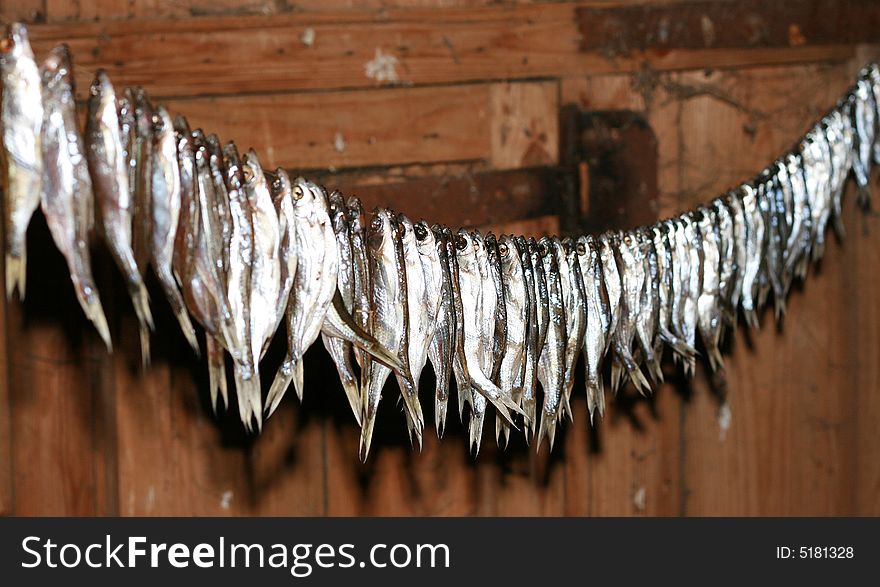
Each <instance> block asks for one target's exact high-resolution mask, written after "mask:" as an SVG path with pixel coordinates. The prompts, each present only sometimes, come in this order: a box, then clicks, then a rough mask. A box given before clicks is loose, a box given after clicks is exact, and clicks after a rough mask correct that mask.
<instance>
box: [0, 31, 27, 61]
mask: <svg viewBox="0 0 880 587" xmlns="http://www.w3.org/2000/svg"><path fill="white" fill-rule="evenodd" d="M21 58H25V59H31V60H32V59H33V58H34V52H33V50H32V49H31V43H30V39H29V38H28V30H27V26H26V25H25V24H24V23H22V22H13V23H11V24H10V25H9V27H7V29H6V36H5V37H4V38H3V39H0V64H6V63H13V62H15V61H16V60H18V59H21Z"/></svg>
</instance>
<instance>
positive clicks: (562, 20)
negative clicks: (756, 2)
mask: <svg viewBox="0 0 880 587" xmlns="http://www.w3.org/2000/svg"><path fill="white" fill-rule="evenodd" d="M574 11H575V5H574V4H570V3H563V4H551V5H516V6H510V7H508V6H490V7H484V8H470V9H448V10H442V11H438V10H432V9H417V8H414V9H401V10H388V11H383V12H381V13H370V12H366V13H365V12H357V11H356V12H343V13H338V14H333V13H325V12H319V13H311V14H306V15H300V14H281V15H273V16H226V17H205V18H194V19H182V20H144V21H108V22H97V23H81V24H75V25H60V24H45V25H37V26H34V27H32V31H31V36H32V40H33V44H34V47H35V50H36V51H37V53H38V54H43V53H45V52H46V51H48V50H49V49H50V47H51V46H52V45H53V44H54V43H58V42H62V41H63V42H66V43H68V44H69V45H70V47H71V50H72V51H73V55H74V59H75V63H76V67H77V70H76V71H77V76H76V77H77V80H78V87H79V92H80V95H81V96H82V95H84V92H85V91H86V89H87V88H88V84H89V81H90V79H91V78H92V77H93V75H94V73H95V71H96V70H97V69H99V68H103V69H106V70H107V71H108V73H109V74H110V77H111V79H112V80H113V81H114V82H115V83H116V84H118V85H121V86H122V85H141V86H143V87H145V88H146V90H147V91H148V92H149V93H150V94H152V95H154V96H158V97H171V96H190V95H206V94H237V93H241V92H247V93H255V92H266V91H271V92H277V91H284V90H302V89H320V90H329V89H340V88H363V87H367V88H369V87H376V86H377V85H383V84H401V85H411V84H438V83H454V82H462V81H475V80H517V79H527V78H535V77H541V76H558V77H565V76H578V75H582V74H583V73H584V72H587V71H589V72H594V73H600V72H621V71H623V72H630V71H639V70H642V69H644V68H645V66H646V64H647V65H648V66H649V67H651V68H653V69H657V70H669V69H688V68H702V67H710V66H711V67H718V68H730V67H736V66H742V65H750V64H751V65H755V64H773V63H790V62H805V61H807V62H808V61H825V60H828V59H831V58H837V59H841V58H846V57H849V56H851V55H852V54H853V50H852V46H829V47H824V46H823V47H810V46H805V47H804V46H801V47H788V48H759V49H754V50H742V49H735V50H733V49H707V50H687V49H684V50H676V51H665V50H664V51H651V50H649V51H646V52H644V53H640V54H633V55H632V56H630V57H628V58H626V59H608V58H607V57H606V56H604V55H602V54H599V53H582V52H580V50H579V45H580V33H579V32H578V30H577V26H576V24H575V16H574ZM307 30H309V31H311V32H313V33H314V39H313V40H312V41H311V42H304V41H303V33H304V32H305V31H307ZM380 71H381V72H383V73H382V74H381V75H380V74H379V73H378V72H380Z"/></svg>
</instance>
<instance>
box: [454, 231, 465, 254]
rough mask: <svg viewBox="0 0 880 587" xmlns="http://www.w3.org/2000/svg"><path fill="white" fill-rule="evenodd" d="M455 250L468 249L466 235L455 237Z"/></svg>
mask: <svg viewBox="0 0 880 587" xmlns="http://www.w3.org/2000/svg"><path fill="white" fill-rule="evenodd" d="M455 248H456V249H458V250H459V251H464V250H465V249H467V239H466V238H464V235H461V234H459V235H456V236H455Z"/></svg>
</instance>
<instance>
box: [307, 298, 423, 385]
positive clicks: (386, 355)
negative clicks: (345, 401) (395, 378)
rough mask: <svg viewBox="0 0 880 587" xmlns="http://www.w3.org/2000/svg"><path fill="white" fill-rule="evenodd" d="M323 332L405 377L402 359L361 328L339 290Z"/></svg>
mask: <svg viewBox="0 0 880 587" xmlns="http://www.w3.org/2000/svg"><path fill="white" fill-rule="evenodd" d="M321 331H322V332H324V333H325V334H327V335H329V336H334V337H336V338H341V339H343V340H346V341H348V342H350V343H351V344H353V345H355V346H356V347H358V348H360V349H362V350H364V351H366V352H367V353H369V354H370V355H371V356H372V357H373V358H374V359H375V360H376V361H378V362H379V363H382V364H383V365H385V366H386V367H388V368H389V369H391V370H392V371H394V372H395V373H396V374H398V375H404V374H405V372H406V368H405V367H404V365H403V363H402V362H401V360H400V358H399V357H397V356H396V355H395V354H394V353H392V352H391V351H389V350H388V349H387V348H385V346H384V345H382V343H380V342H379V341H378V340H376V338H375V337H374V336H373V335H372V334H370V333H369V332H367V331H365V330H364V329H363V328H361V327H360V325H359V324H357V322H355V320H354V318H352V317H351V314H350V313H349V312H348V310H346V309H345V302H344V301H343V300H342V294H340V293H339V290H338V289H337V290H336V293H335V294H334V296H333V303H332V304H331V305H330V307H329V308H328V309H327V315H326V316H325V318H324V324H323V325H322V326H321Z"/></svg>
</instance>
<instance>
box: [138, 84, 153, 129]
mask: <svg viewBox="0 0 880 587" xmlns="http://www.w3.org/2000/svg"><path fill="white" fill-rule="evenodd" d="M134 117H135V121H136V122H137V134H138V136H139V137H142V138H144V139H147V140H149V139H150V137H152V132H153V105H152V104H150V100H149V98H148V97H147V93H146V92H145V91H144V89H143V88H135V90H134Z"/></svg>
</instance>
